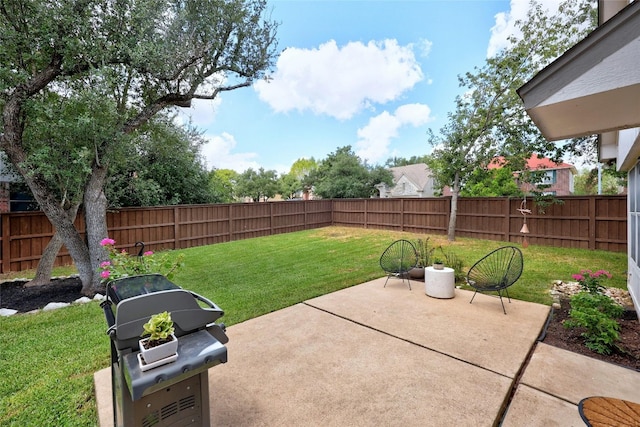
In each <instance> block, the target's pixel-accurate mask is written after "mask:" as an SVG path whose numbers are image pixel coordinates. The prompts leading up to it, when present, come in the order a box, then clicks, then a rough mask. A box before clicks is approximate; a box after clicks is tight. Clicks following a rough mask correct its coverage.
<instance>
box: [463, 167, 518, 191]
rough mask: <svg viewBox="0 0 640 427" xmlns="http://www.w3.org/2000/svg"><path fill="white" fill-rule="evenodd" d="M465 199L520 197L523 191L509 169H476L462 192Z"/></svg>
mask: <svg viewBox="0 0 640 427" xmlns="http://www.w3.org/2000/svg"><path fill="white" fill-rule="evenodd" d="M460 195H461V196H465V197H520V196H522V191H520V188H518V184H517V183H516V180H515V178H514V176H513V171H512V170H511V169H510V168H508V167H502V168H497V169H482V168H479V169H476V170H474V171H473V172H472V173H471V175H470V176H469V180H468V181H467V184H466V185H465V186H464V188H462V189H461V190H460Z"/></svg>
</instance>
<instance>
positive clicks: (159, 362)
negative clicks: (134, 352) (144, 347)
mask: <svg viewBox="0 0 640 427" xmlns="http://www.w3.org/2000/svg"><path fill="white" fill-rule="evenodd" d="M176 360H178V353H176V354H174V355H173V356H169V357H166V358H164V359H160V360H156V361H155V362H153V363H146V362H145V361H144V359H143V358H142V354H141V353H138V363H139V364H140V370H141V371H142V372H146V371H148V370H149V369H153V368H157V367H158V366H162V365H166V364H167V363H171V362H175V361H176Z"/></svg>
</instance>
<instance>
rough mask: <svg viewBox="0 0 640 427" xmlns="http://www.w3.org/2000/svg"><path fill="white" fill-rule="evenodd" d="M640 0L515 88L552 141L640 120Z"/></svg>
mask: <svg viewBox="0 0 640 427" xmlns="http://www.w3.org/2000/svg"><path fill="white" fill-rule="evenodd" d="M639 45H640V1H635V2H633V3H630V4H629V5H627V6H626V7H625V8H624V9H622V10H621V11H620V12H619V13H617V14H616V15H615V16H613V17H612V18H611V19H609V20H608V21H607V22H605V23H604V24H602V25H601V26H600V27H598V28H597V29H595V30H594V31H593V32H591V34H589V36H587V37H586V38H585V39H583V40H582V41H580V42H579V43H577V44H576V45H575V46H574V47H572V48H571V49H569V50H568V51H567V52H565V53H564V54H563V55H562V56H561V57H559V58H558V59H556V60H555V61H554V62H552V63H551V64H550V65H548V66H547V67H546V68H544V69H543V70H542V71H540V72H539V73H538V74H537V75H535V76H534V77H533V78H532V79H531V80H529V81H528V82H527V83H525V84H524V85H523V86H522V87H520V88H519V89H518V90H517V92H518V95H519V96H520V98H522V100H523V102H524V106H525V110H526V111H527V113H528V114H529V116H530V117H531V119H532V120H533V121H534V123H535V124H536V125H537V126H538V128H539V129H540V131H541V132H542V134H543V135H544V137H545V138H547V139H548V140H550V141H556V140H560V139H567V138H572V137H578V136H584V135H592V134H596V133H603V132H607V131H611V130H616V129H627V128H633V127H637V126H640V102H638V99H640V73H638V69H640V55H638V49H639Z"/></svg>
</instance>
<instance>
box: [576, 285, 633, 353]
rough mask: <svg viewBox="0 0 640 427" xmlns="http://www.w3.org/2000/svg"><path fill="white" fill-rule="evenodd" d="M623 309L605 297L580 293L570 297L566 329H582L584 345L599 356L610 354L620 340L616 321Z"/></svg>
mask: <svg viewBox="0 0 640 427" xmlns="http://www.w3.org/2000/svg"><path fill="white" fill-rule="evenodd" d="M623 313H624V309H623V308H622V307H621V306H620V305H618V304H617V303H616V302H615V301H613V300H612V299H611V298H609V297H608V296H606V295H603V294H598V293H590V292H580V293H578V294H576V295H574V296H573V297H571V311H570V312H569V316H570V319H568V320H566V321H565V322H564V326H565V327H566V328H576V327H580V328H584V329H585V332H584V333H583V334H582V337H584V338H585V345H586V346H587V348H589V349H590V350H592V351H595V352H596V353H600V354H611V351H612V350H613V349H614V348H615V346H616V342H617V341H618V339H619V338H620V333H619V332H618V331H619V330H620V325H619V324H618V322H617V321H616V319H617V318H619V317H621V316H622V314H623Z"/></svg>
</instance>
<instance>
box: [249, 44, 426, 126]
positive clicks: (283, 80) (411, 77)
mask: <svg viewBox="0 0 640 427" xmlns="http://www.w3.org/2000/svg"><path fill="white" fill-rule="evenodd" d="M276 68H277V69H276V71H275V73H274V74H273V76H272V80H271V81H270V82H265V81H259V82H256V84H254V88H255V90H256V91H257V92H258V95H259V97H260V99H261V100H262V101H264V102H266V103H268V104H269V105H270V106H271V108H273V109H274V110H275V111H276V112H289V111H292V110H297V111H306V110H310V111H312V112H313V113H315V114H325V115H328V116H331V117H335V118H337V119H341V120H344V119H349V118H351V117H353V115H354V114H356V113H358V112H359V111H361V110H363V109H365V108H369V107H370V106H371V105H372V104H384V103H386V102H389V101H392V100H395V99H397V98H398V97H399V96H400V95H402V94H403V93H404V92H405V91H407V90H409V89H411V88H413V86H414V85H415V84H416V83H418V82H419V81H421V80H422V79H423V74H422V70H421V69H420V65H419V63H418V62H417V61H416V58H415V55H414V53H413V50H412V46H411V45H409V46H399V45H398V42H397V41H396V40H384V41H383V42H374V41H370V42H369V43H368V44H366V45H365V44H363V43H361V42H350V43H348V44H347V45H345V46H342V47H338V46H337V44H336V42H335V41H334V40H331V41H329V42H327V43H324V44H322V45H320V47H318V48H317V49H299V48H289V49H286V50H285V51H284V52H282V54H281V55H280V57H279V58H278V62H277V64H276Z"/></svg>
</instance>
